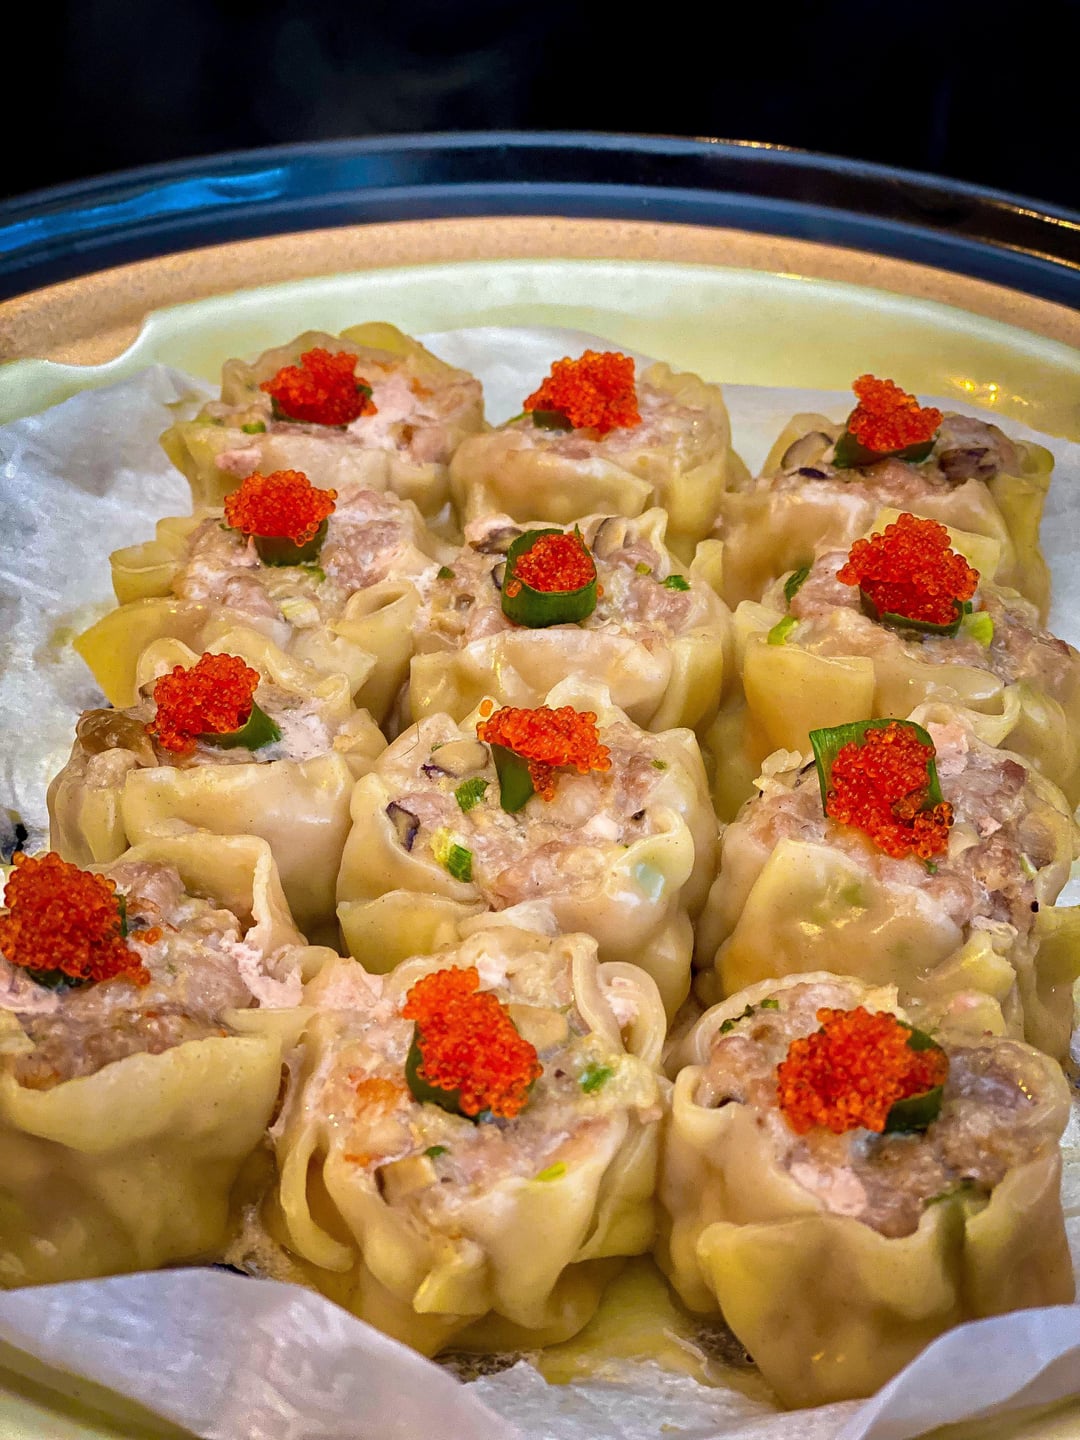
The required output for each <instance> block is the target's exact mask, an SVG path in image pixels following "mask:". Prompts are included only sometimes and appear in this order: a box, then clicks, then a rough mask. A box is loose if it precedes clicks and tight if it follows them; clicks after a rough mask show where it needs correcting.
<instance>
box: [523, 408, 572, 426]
mask: <svg viewBox="0 0 1080 1440" xmlns="http://www.w3.org/2000/svg"><path fill="white" fill-rule="evenodd" d="M516 418H517V417H516V416H515V419H516ZM532 422H533V424H534V425H535V426H536V428H537V429H538V430H572V429H573V428H574V427H573V425H572V424H571V423H570V417H569V416H568V415H564V414H563V412H562V411H561V410H533V411H532Z"/></svg>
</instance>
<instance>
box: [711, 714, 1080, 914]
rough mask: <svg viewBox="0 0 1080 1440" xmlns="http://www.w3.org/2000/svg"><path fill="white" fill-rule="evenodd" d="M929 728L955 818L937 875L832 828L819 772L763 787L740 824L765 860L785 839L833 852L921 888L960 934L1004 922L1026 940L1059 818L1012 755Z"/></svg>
mask: <svg viewBox="0 0 1080 1440" xmlns="http://www.w3.org/2000/svg"><path fill="white" fill-rule="evenodd" d="M927 728H928V730H929V732H930V735H931V738H932V739H933V741H934V744H935V746H936V748H937V768H938V774H939V776H940V779H941V785H942V790H943V793H944V795H945V798H946V799H947V800H948V801H949V803H950V804H951V805H952V807H953V813H954V817H955V819H954V823H953V826H952V829H951V831H950V833H949V848H948V851H947V852H946V854H944V855H942V856H940V857H938V858H937V860H936V861H935V868H933V869H928V868H927V867H926V866H924V865H923V863H922V862H921V861H920V860H918V859H916V858H915V857H913V856H912V857H908V858H907V859H903V860H894V859H892V858H891V857H890V856H888V855H886V854H885V853H884V852H883V851H881V850H879V849H878V848H877V847H876V846H875V845H873V844H872V843H871V842H870V841H869V840H868V839H867V838H866V837H865V836H864V835H863V834H862V833H861V831H859V830H856V829H853V828H852V827H850V826H846V825H840V824H837V823H836V822H835V821H833V820H830V819H827V818H826V816H825V815H824V813H823V811H822V805H821V790H820V787H819V784H818V777H817V772H816V770H815V768H814V767H813V765H809V766H807V767H806V768H805V769H804V770H803V771H801V772H800V773H799V774H798V775H797V776H794V777H793V776H792V775H791V774H790V772H788V774H787V775H783V776H778V777H773V778H769V779H767V780H765V781H763V782H761V783H762V785H763V787H764V788H762V789H761V790H760V792H759V794H758V795H757V796H755V798H754V799H753V800H751V801H749V802H748V803H747V805H746V807H745V808H744V810H743V812H742V814H741V815H740V816H739V819H738V821H737V823H738V824H739V825H743V826H746V827H747V830H748V831H749V834H750V836H751V837H752V838H753V839H755V840H756V841H758V842H759V844H760V845H761V846H762V848H763V849H765V850H766V851H772V850H773V849H775V847H776V846H777V845H778V844H779V843H780V842H781V840H784V839H794V840H802V841H806V842H809V843H812V844H828V845H830V846H834V847H836V848H837V849H838V850H841V851H843V852H845V853H846V854H848V855H850V856H852V857H853V858H854V859H856V860H858V862H859V864H860V865H861V866H863V867H864V868H865V869H867V870H868V871H870V873H871V874H873V875H874V876H875V878H877V879H878V880H880V881H881V882H882V883H884V884H886V885H892V886H895V887H896V888H897V890H898V891H900V890H903V889H909V890H915V889H917V890H918V891H919V892H921V896H922V897H924V898H925V899H926V900H929V901H930V902H931V903H933V904H935V905H937V906H939V907H940V908H941V909H942V910H944V911H945V912H946V913H947V914H948V916H949V917H950V919H952V921H953V922H954V923H955V924H956V925H957V926H959V927H961V928H964V929H966V928H967V927H968V926H970V925H972V924H973V923H974V924H976V925H977V924H979V923H980V921H984V922H985V921H989V922H998V923H1004V924H1007V925H1011V926H1013V927H1014V929H1015V930H1016V932H1017V933H1018V935H1020V936H1026V935H1027V934H1028V933H1029V932H1030V930H1031V928H1032V926H1033V924H1034V921H1035V914H1036V913H1037V911H1038V908H1039V906H1038V901H1037V893H1036V887H1035V880H1036V877H1037V874H1038V872H1039V871H1040V870H1042V869H1043V868H1044V867H1046V866H1049V865H1051V864H1052V863H1053V862H1054V861H1055V860H1056V859H1059V858H1060V857H1059V856H1058V855H1057V845H1058V840H1057V833H1056V830H1055V828H1054V822H1055V821H1056V820H1057V819H1058V818H1059V817H1058V816H1057V815H1056V813H1055V814H1053V815H1052V814H1051V813H1050V809H1049V806H1048V804H1047V802H1046V801H1045V800H1043V799H1042V798H1041V797H1040V796H1039V795H1038V793H1037V791H1036V789H1035V786H1034V785H1033V784H1032V782H1031V780H1030V778H1029V775H1028V771H1027V770H1026V769H1025V767H1024V766H1023V765H1021V764H1020V763H1019V761H1018V760H1015V759H1013V758H1012V757H1011V756H1010V755H1009V753H1008V752H1007V751H1002V750H996V749H994V748H993V747H992V746H990V745H986V744H983V743H982V742H981V741H979V740H977V739H976V738H975V736H973V735H972V734H971V733H970V732H969V731H967V730H966V729H965V728H964V727H963V726H962V725H960V724H959V723H954V724H949V725H938V724H933V723H931V724H929V725H928V727H927Z"/></svg>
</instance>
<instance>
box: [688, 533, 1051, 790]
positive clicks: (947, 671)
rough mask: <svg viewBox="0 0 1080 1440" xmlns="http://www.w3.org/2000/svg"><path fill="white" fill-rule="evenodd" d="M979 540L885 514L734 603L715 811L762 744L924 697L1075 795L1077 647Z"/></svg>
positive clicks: (800, 741) (797, 742) (801, 746)
mask: <svg viewBox="0 0 1080 1440" xmlns="http://www.w3.org/2000/svg"><path fill="white" fill-rule="evenodd" d="M986 546H987V542H986V541H985V539H984V538H983V537H982V536H975V535H970V534H963V533H959V532H956V531H951V532H950V531H947V530H946V528H945V527H944V526H941V525H939V524H938V523H937V521H934V520H927V519H921V518H917V517H915V516H913V515H910V514H904V513H901V514H892V515H890V514H889V513H888V512H886V513H885V514H884V515H882V516H879V517H878V520H877V523H876V525H875V533H874V534H873V535H871V536H870V538H869V540H857V541H856V542H855V544H854V546H853V547H852V548H851V550H850V551H847V550H827V551H824V552H822V553H821V554H819V555H818V556H817V558H816V559H815V560H814V562H813V563H812V564H811V565H809V566H807V567H804V568H803V569H802V570H799V571H796V572H793V573H792V574H791V575H788V576H786V577H784V578H783V579H782V580H777V581H776V582H775V583H774V584H773V585H772V586H771V587H770V588H769V589H768V590H767V591H766V592H765V595H764V597H763V598H762V601H761V603H760V604H757V603H756V602H754V601H750V600H746V601H743V603H742V604H741V605H740V606H739V607H738V610H737V612H736V617H735V635H736V653H737V655H738V657H739V658H738V663H737V665H736V667H734V668H736V669H737V670H738V671H739V679H740V680H741V682H742V683H741V690H742V696H741V697H740V699H739V700H737V701H735V702H734V703H733V704H731V705H730V706H728V707H725V711H724V713H723V715H722V716H721V717H720V719H719V722H718V724H717V726H716V728H715V730H714V731H713V732H712V734H710V735H709V736H708V737H707V743H708V744H709V745H710V747H711V748H712V751H713V754H714V755H715V757H716V760H717V792H716V798H717V802H718V808H719V809H720V810H721V813H722V814H723V815H724V816H725V818H726V817H727V816H729V815H730V814H731V813H733V811H734V808H737V804H738V803H740V802H741V801H742V800H744V799H745V798H746V796H747V795H748V794H749V793H750V789H751V785H752V782H753V777H754V776H755V775H756V774H757V773H758V770H759V768H760V765H761V762H762V761H763V760H764V758H765V756H766V755H767V754H769V753H770V752H771V751H772V750H775V749H778V748H783V749H789V750H803V751H805V750H806V749H807V747H808V743H809V742H808V738H807V737H808V735H809V732H810V731H811V730H816V729H819V728H821V727H823V726H829V725H834V724H837V723H840V722H843V721H845V720H861V719H867V718H869V717H870V716H873V715H877V716H881V715H906V714H908V713H909V712H910V711H911V710H913V709H914V708H915V706H916V705H920V704H923V703H924V702H926V701H930V700H934V701H942V702H944V703H946V704H949V705H953V706H956V707H958V708H961V709H964V710H965V711H966V712H967V713H968V716H969V718H970V720H971V723H972V724H973V725H974V726H975V727H976V729H977V730H978V733H979V734H980V736H981V737H982V738H983V739H986V740H990V741H991V742H992V743H993V744H995V745H1008V747H1009V748H1010V749H1011V750H1015V751H1017V752H1018V753H1019V754H1021V755H1023V756H1025V757H1026V758H1027V759H1029V760H1031V761H1032V763H1033V764H1035V765H1036V766H1037V767H1038V768H1039V769H1040V770H1041V771H1042V772H1043V774H1044V775H1047V776H1048V777H1049V778H1050V779H1051V780H1053V781H1054V782H1055V784H1057V785H1059V786H1060V787H1061V789H1062V791H1063V792H1064V794H1065V797H1066V799H1067V800H1068V801H1069V802H1070V804H1074V805H1075V804H1076V803H1077V801H1080V655H1078V654H1077V652H1076V651H1075V650H1074V649H1073V647H1072V646H1071V645H1068V644H1066V643H1065V641H1064V640H1058V639H1057V638H1056V637H1055V636H1053V635H1051V634H1049V633H1048V632H1047V631H1046V630H1044V629H1043V628H1042V627H1041V626H1040V624H1039V617H1038V612H1037V610H1036V608H1035V606H1034V605H1033V604H1032V603H1031V601H1030V600H1025V599H1024V597H1023V596H1022V595H1020V594H1019V593H1018V592H1017V591H1015V590H1009V589H1005V588H1003V587H1002V586H999V585H997V584H996V583H995V582H994V580H993V578H992V577H993V568H992V567H993V566H994V557H993V555H992V554H990V553H987V552H986ZM993 548H994V550H996V549H997V547H996V545H995V546H994V547H993ZM969 561H970V562H971V563H968V562H969ZM984 563H985V564H987V565H988V566H990V567H991V569H990V573H989V574H987V573H985V572H984V573H981V574H980V569H979V567H981V565H982V564H984ZM867 587H869V588H867ZM875 595H876V596H877V599H878V601H880V603H879V604H878V603H875V600H874V596H875ZM965 610H966V611H967V613H964V612H965Z"/></svg>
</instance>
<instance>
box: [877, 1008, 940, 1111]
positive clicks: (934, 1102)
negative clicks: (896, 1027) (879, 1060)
mask: <svg viewBox="0 0 1080 1440" xmlns="http://www.w3.org/2000/svg"><path fill="white" fill-rule="evenodd" d="M909 1029H910V1034H909V1035H908V1042H907V1043H908V1049H909V1050H940V1049H941V1046H940V1045H939V1044H938V1043H937V1041H936V1040H932V1039H931V1038H930V1036H929V1035H927V1033H926V1031H925V1030H917V1029H916V1028H915V1026H913V1025H912V1026H910V1027H909ZM943 1094H944V1087H943V1086H941V1085H935V1086H934V1087H933V1089H932V1090H925V1091H923V1093H922V1094H921V1095H909V1096H908V1098H907V1099H906V1100H897V1102H896V1104H895V1105H894V1106H893V1107H892V1109H891V1110H890V1111H889V1113H888V1115H887V1116H886V1118H885V1133H886V1135H894V1134H897V1133H901V1132H904V1131H912V1130H925V1129H926V1128H927V1127H928V1126H929V1125H932V1124H933V1123H934V1121H935V1120H936V1119H937V1117H938V1116H939V1115H940V1114H941V1101H942V1096H943Z"/></svg>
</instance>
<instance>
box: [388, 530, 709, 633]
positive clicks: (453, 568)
mask: <svg viewBox="0 0 1080 1440" xmlns="http://www.w3.org/2000/svg"><path fill="white" fill-rule="evenodd" d="M533 528H545V527H543V526H542V525H538V526H536V527H533ZM524 529H525V527H524V526H516V525H515V524H514V523H513V521H512V520H511V519H510V517H509V516H507V515H495V516H489V517H487V518H485V519H483V520H479V521H475V522H474V523H473V524H471V525H469V526H467V527H466V531H465V539H466V544H465V545H464V546H463V547H462V548H461V549H460V550H459V551H458V553H457V554H456V555H455V556H454V558H453V559H452V560H451V562H450V564H449V565H447V566H444V567H442V568H441V569H440V570H439V571H438V572H435V571H434V570H433V571H432V572H430V573H429V575H428V576H427V577H426V579H425V583H424V586H423V594H424V600H423V604H422V605H421V607H420V610H419V612H418V615H417V619H416V632H417V636H418V639H419V642H420V644H421V646H422V647H424V648H428V649H430V648H433V646H434V644H436V643H438V644H442V645H445V646H446V648H448V649H458V648H460V647H462V646H464V645H468V644H471V643H472V642H473V641H476V640H483V639H486V638H487V637H488V636H490V635H500V634H504V633H506V632H508V631H511V630H515V629H518V628H519V627H517V626H515V625H514V624H513V622H512V621H510V620H508V619H507V618H506V616H505V615H504V614H503V611H502V599H501V591H502V586H503V582H504V571H505V569H506V559H505V556H506V551H507V550H508V549H509V547H510V545H511V543H512V542H513V541H514V540H515V539H516V538H517V537H518V536H519V535H521V534H523V533H524ZM581 533H582V537H583V539H584V540H585V543H586V545H587V546H588V547H589V549H590V550H591V551H592V553H593V559H594V562H595V564H596V577H597V584H598V590H597V602H596V609H595V610H594V611H593V613H592V614H591V615H590V616H588V617H587V618H586V619H585V620H582V621H580V622H579V623H578V624H576V625H574V626H572V627H565V626H553V627H551V628H552V629H555V630H558V629H564V628H572V629H581V630H590V631H594V632H597V633H599V634H610V635H622V636H625V638H626V639H628V640H636V641H638V642H639V643H641V644H643V645H645V646H647V647H649V648H652V649H660V648H662V647H663V646H665V645H667V644H669V643H670V642H671V641H672V640H673V639H674V638H675V637H676V636H677V635H680V634H684V633H685V632H686V631H687V630H690V629H692V628H694V627H695V626H701V625H707V624H710V623H714V622H715V620H716V612H717V608H718V607H717V605H716V603H715V600H714V599H713V597H712V595H711V592H709V591H708V590H707V587H705V586H703V585H701V584H700V583H699V582H691V581H690V580H689V577H687V576H683V577H682V579H683V580H684V581H685V583H686V585H687V588H686V589H679V588H677V585H678V581H676V582H675V585H672V586H669V585H665V584H664V581H665V580H667V579H669V578H670V577H671V575H672V574H673V573H674V574H679V570H678V566H677V565H676V564H675V562H674V561H673V560H672V558H671V556H670V555H669V554H668V553H667V552H666V551H664V550H659V549H657V548H656V547H655V546H654V545H652V544H651V543H650V542H649V540H648V539H647V538H645V537H644V536H643V535H641V534H640V533H639V532H638V530H637V529H636V527H635V526H634V524H633V522H632V521H627V520H624V519H622V518H621V517H618V516H593V517H591V518H590V519H588V520H586V521H583V522H582V524H581ZM447 571H449V572H450V573H449V574H447V573H446V572H447Z"/></svg>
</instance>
